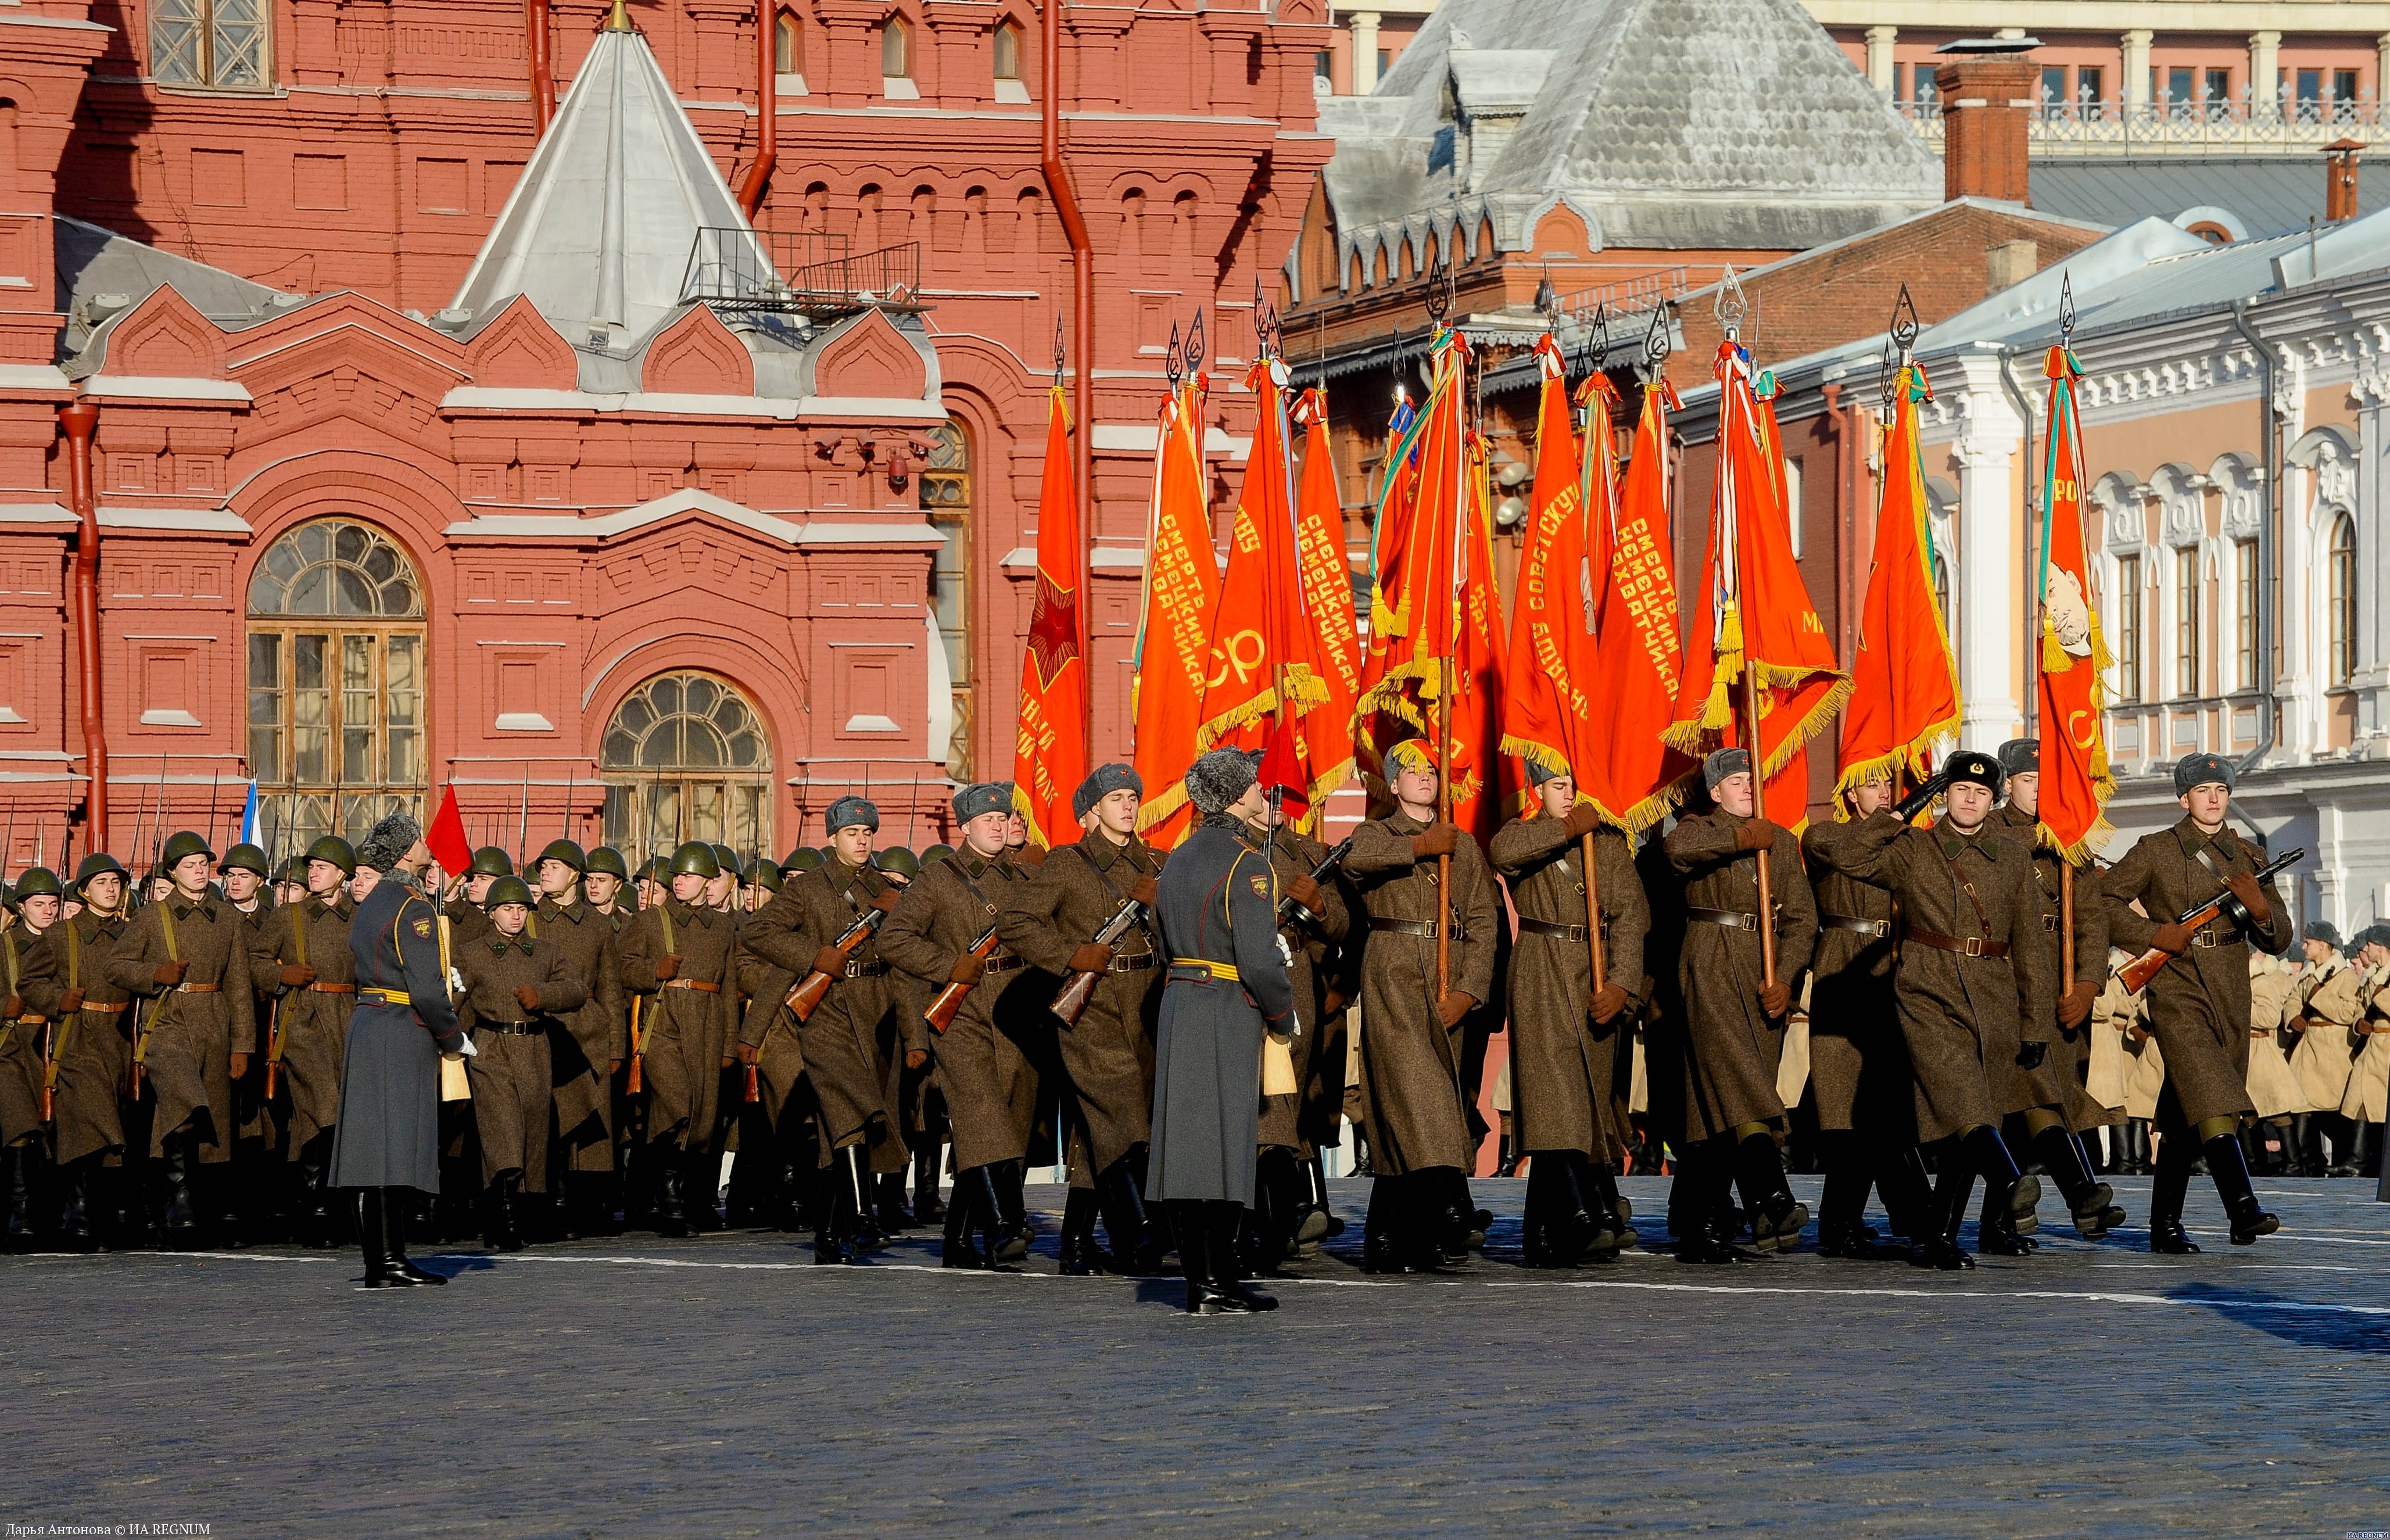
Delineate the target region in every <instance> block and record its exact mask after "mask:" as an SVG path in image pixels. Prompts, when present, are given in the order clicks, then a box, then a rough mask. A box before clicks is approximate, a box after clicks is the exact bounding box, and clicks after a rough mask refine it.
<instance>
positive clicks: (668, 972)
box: [656, 952, 680, 983]
mask: <svg viewBox="0 0 2390 1540" xmlns="http://www.w3.org/2000/svg"><path fill="white" fill-rule="evenodd" d="M679 977H680V954H679V953H677V952H667V953H665V954H664V955H663V956H661V957H658V958H657V959H656V982H659V983H662V982H664V981H665V980H668V979H677V978H679Z"/></svg>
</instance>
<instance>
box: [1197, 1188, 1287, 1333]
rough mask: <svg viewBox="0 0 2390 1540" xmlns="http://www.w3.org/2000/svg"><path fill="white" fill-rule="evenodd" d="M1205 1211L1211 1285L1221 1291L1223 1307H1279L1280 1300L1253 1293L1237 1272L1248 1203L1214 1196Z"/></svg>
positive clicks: (1234, 1310)
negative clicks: (1239, 1237) (1239, 1232)
mask: <svg viewBox="0 0 2390 1540" xmlns="http://www.w3.org/2000/svg"><path fill="white" fill-rule="evenodd" d="M1203 1213H1204V1218H1205V1220H1206V1221H1207V1223H1208V1234H1207V1235H1206V1238H1205V1244H1204V1248H1203V1250H1204V1255H1205V1258H1206V1259H1207V1260H1208V1261H1209V1263H1210V1264H1211V1271H1212V1287H1213V1288H1214V1290H1217V1291H1218V1293H1219V1296H1220V1307H1221V1309H1222V1310H1224V1311H1227V1312H1228V1313H1231V1314H1241V1313H1247V1312H1253V1311H1262V1310H1276V1309H1277V1308H1278V1301H1276V1300H1274V1299H1272V1298H1271V1297H1270V1296H1269V1295H1267V1294H1256V1293H1254V1292H1253V1290H1250V1289H1247V1288H1246V1287H1245V1284H1244V1280H1243V1279H1242V1278H1240V1277H1238V1276H1237V1263H1236V1248H1237V1228H1238V1226H1240V1225H1241V1224H1242V1223H1243V1222H1244V1213H1245V1206H1244V1205H1243V1204H1242V1203H1231V1202H1225V1201H1219V1200H1214V1201H1212V1202H1208V1203H1205V1204H1204V1205H1203Z"/></svg>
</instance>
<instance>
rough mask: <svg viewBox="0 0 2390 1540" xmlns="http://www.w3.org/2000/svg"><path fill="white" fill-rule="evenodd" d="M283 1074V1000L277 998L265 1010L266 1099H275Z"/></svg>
mask: <svg viewBox="0 0 2390 1540" xmlns="http://www.w3.org/2000/svg"><path fill="white" fill-rule="evenodd" d="M281 1074H282V1002H281V1001H280V1000H279V999H276V1001H275V1002H274V1004H272V1005H271V1006H269V1007H266V1011H265V1099H266V1100H268V1101H272V1100H273V1099H274V1086H275V1083H276V1081H277V1080H279V1079H280V1078H281Z"/></svg>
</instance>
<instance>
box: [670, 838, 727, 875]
mask: <svg viewBox="0 0 2390 1540" xmlns="http://www.w3.org/2000/svg"><path fill="white" fill-rule="evenodd" d="M713 849H714V847H713V846H712V845H709V844H707V843H706V842H705V841H702V840H691V841H689V842H688V843H687V844H685V845H683V846H681V848H680V849H678V850H676V851H675V852H673V856H672V868H671V872H672V875H673V876H674V877H691V876H695V877H704V878H715V877H720V876H721V875H722V861H721V858H720V857H718V856H716V855H715V854H714V853H713Z"/></svg>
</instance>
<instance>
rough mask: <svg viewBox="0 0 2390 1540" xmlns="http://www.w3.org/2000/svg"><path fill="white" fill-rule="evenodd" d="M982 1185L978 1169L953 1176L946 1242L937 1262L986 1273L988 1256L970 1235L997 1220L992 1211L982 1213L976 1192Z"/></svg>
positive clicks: (974, 1168) (946, 1224)
mask: <svg viewBox="0 0 2390 1540" xmlns="http://www.w3.org/2000/svg"><path fill="white" fill-rule="evenodd" d="M983 1186H984V1184H983V1183H982V1182H981V1180H980V1177H979V1168H977V1167H973V1168H972V1169H971V1170H970V1171H965V1172H959V1173H957V1174H956V1176H955V1196H954V1200H953V1201H951V1202H949V1203H948V1204H947V1205H946V1218H945V1243H944V1246H943V1247H942V1248H941V1249H940V1251H939V1252H938V1264H939V1265H940V1266H943V1267H956V1268H960V1269H963V1270H965V1271H968V1272H974V1273H980V1272H985V1271H986V1270H987V1268H988V1265H989V1257H988V1254H987V1252H986V1251H983V1250H982V1249H981V1248H980V1246H979V1244H978V1242H977V1241H976V1240H975V1239H974V1238H973V1237H974V1236H975V1235H976V1234H978V1233H980V1232H982V1231H984V1230H986V1229H988V1228H989V1227H991V1226H994V1225H995V1223H996V1214H995V1212H994V1211H993V1210H991V1211H989V1212H988V1213H985V1214H983V1213H981V1212H980V1203H981V1201H982V1200H981V1198H980V1196H979V1194H980V1190H981V1188H982V1187H983Z"/></svg>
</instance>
